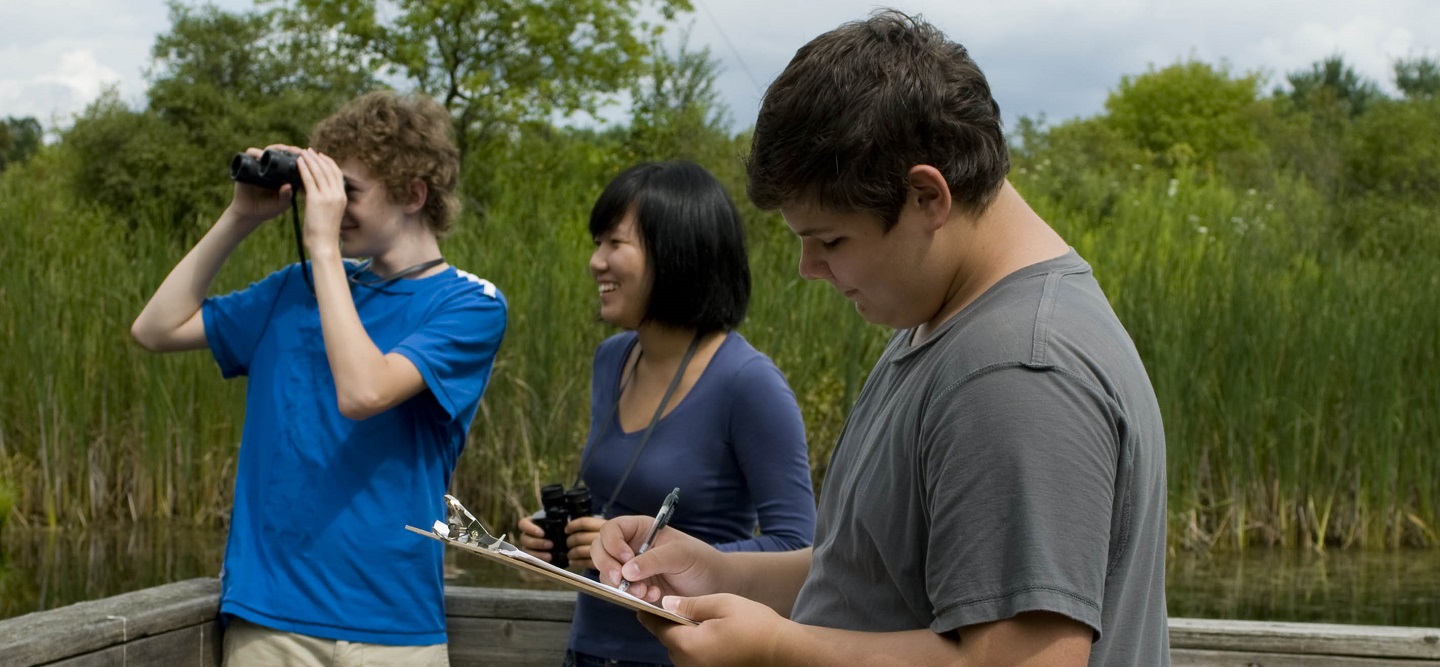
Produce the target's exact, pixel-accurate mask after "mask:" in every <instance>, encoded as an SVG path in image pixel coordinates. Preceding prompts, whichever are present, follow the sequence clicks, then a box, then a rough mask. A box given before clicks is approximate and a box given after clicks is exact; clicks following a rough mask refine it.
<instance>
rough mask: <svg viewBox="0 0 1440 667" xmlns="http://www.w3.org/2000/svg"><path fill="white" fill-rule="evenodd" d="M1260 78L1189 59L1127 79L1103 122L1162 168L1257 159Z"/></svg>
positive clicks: (1111, 98)
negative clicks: (1256, 128)
mask: <svg viewBox="0 0 1440 667" xmlns="http://www.w3.org/2000/svg"><path fill="white" fill-rule="evenodd" d="M1258 86H1259V80H1258V78H1257V77H1256V76H1255V75H1245V76H1239V77H1233V76H1231V75H1230V72H1229V71H1228V70H1227V69H1226V68H1224V67H1220V68H1216V67H1212V66H1210V65H1209V64H1206V63H1203V62H1198V61H1194V60H1191V61H1188V62H1182V63H1176V64H1174V65H1170V66H1168V67H1165V68H1164V69H1160V70H1156V69H1154V68H1151V69H1150V71H1148V72H1146V73H1145V74H1142V75H1140V76H1125V77H1123V78H1121V80H1120V86H1119V87H1118V88H1117V89H1116V90H1115V92H1113V93H1111V94H1110V96H1109V98H1107V99H1106V100H1105V109H1106V111H1107V112H1108V116H1107V117H1106V118H1105V120H1104V123H1105V125H1106V126H1108V127H1109V128H1111V129H1113V130H1114V131H1115V132H1116V133H1118V135H1119V136H1120V137H1122V138H1123V139H1125V140H1127V141H1129V142H1131V143H1132V144H1134V145H1135V146H1137V147H1139V148H1142V149H1144V150H1146V151H1149V152H1150V153H1151V154H1152V155H1154V156H1156V158H1157V159H1158V160H1159V161H1160V162H1161V163H1162V164H1164V165H1167V166H1181V165H1183V164H1188V163H1194V164H1197V165H1201V166H1207V167H1212V168H1213V167H1214V166H1216V165H1217V164H1219V163H1220V162H1221V161H1222V160H1233V159H1235V158H1240V157H1245V156H1248V155H1254V154H1255V153H1257V152H1259V151H1260V150H1261V149H1262V147H1263V145H1262V143H1261V142H1260V139H1259V137H1258V136H1257V135H1256V133H1255V114H1256V113H1257V110H1258V107H1257V102H1258V100H1257V97H1258V92H1257V91H1258Z"/></svg>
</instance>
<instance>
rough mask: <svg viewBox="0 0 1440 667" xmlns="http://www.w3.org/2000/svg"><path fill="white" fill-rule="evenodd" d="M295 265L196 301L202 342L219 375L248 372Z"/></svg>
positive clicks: (247, 373)
mask: <svg viewBox="0 0 1440 667" xmlns="http://www.w3.org/2000/svg"><path fill="white" fill-rule="evenodd" d="M298 266H299V265H298V264H292V265H290V266H287V267H285V268H283V269H280V270H279V271H276V272H274V273H272V274H270V275H268V276H266V277H265V278H263V279H262V280H260V281H259V282H256V283H252V284H251V285H250V286H249V287H246V288H245V289H242V290H237V291H234V292H231V293H229V294H226V295H224V296H217V297H210V298H208V299H205V301H204V302H202V303H201V304H200V316H201V319H202V321H203V322H204V324H205V343H206V345H208V346H209V347H210V354H211V355H212V356H214V357H215V363H216V364H218V365H219V366H220V373H221V375H223V376H224V377H227V378H231V377H236V376H240V375H249V374H250V363H251V362H252V361H253V360H254V359H255V350H256V349H257V348H258V347H259V346H260V339H261V338H262V337H263V336H264V335H265V328H266V327H267V326H269V324H270V315H271V313H273V312H274V310H275V305H276V303H278V302H279V300H280V298H281V297H282V295H283V292H284V288H285V285H286V284H287V283H288V282H289V280H290V276H291V274H292V273H294V272H295V270H296V268H297V267H298Z"/></svg>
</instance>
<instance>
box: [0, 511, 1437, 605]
mask: <svg viewBox="0 0 1440 667" xmlns="http://www.w3.org/2000/svg"><path fill="white" fill-rule="evenodd" d="M224 544H225V534H224V531H223V530H215V529H178V528H172V527H166V526H127V527H125V528H124V529H119V528H113V527H105V526H98V527H93V526H92V527H90V528H87V529H76V530H67V531H56V530H31V529H18V528H15V527H14V526H10V527H7V528H6V529H4V532H3V533H0V618H9V617H12V616H19V615H22V614H27V613H30V612H33V611H39V610H44V609H54V608H57V607H62V606H65V605H68V604H73V603H75V602H80V601H84V600H93V599H97V598H101V597H106V596H110V595H116V594H119V593H124V592H128V591H133V590H138V589H141V588H145V587H148V586H156V585H159V584H164V583H169V582H174V581H181V580H184V579H191V578H194V577H213V576H216V574H217V573H218V572H219V570H220V557H221V553H222V551H223V548H224ZM446 560H447V566H448V569H449V571H450V575H451V578H450V582H451V583H454V584H460V585H469V586H496V587H504V588H551V587H552V586H547V585H545V584H542V583H537V582H528V581H524V580H522V579H521V578H520V576H519V573H518V572H517V571H515V570H511V569H509V568H505V567H502V566H499V565H495V564H492V563H488V562H485V561H482V560H480V559H479V558H476V557H472V556H469V555H467V554H464V553H461V552H459V551H456V550H453V549H452V550H447V554H446ZM1167 569H1168V582H1169V583H1168V596H1169V609H1170V615H1171V616H1183V617H1190V618H1231V619H1250V620H1273V621H1304V622H1323V623H1357V624H1364V625H1406V626H1423V627H1440V551H1436V550H1430V551H1400V552H1354V551H1352V552H1338V551H1332V552H1328V553H1326V554H1323V555H1322V554H1316V553H1313V552H1308V551H1268V550H1258V549H1251V550H1248V551H1246V552H1245V553H1243V554H1233V553H1216V554H1199V553H1187V552H1181V553H1177V554H1172V555H1171V557H1170V559H1169V561H1168V567H1167Z"/></svg>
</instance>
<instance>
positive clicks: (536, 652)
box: [447, 616, 570, 667]
mask: <svg viewBox="0 0 1440 667" xmlns="http://www.w3.org/2000/svg"><path fill="white" fill-rule="evenodd" d="M447 626H448V628H447V629H448V630H449V632H450V665H451V667H470V666H472V665H473V666H475V667H480V666H482V665H485V666H489V665H513V666H516V667H555V665H558V664H560V662H561V660H563V659H564V657H565V644H566V642H567V641H568V640H569V638H570V624H569V623H568V622H566V623H556V622H552V621H511V620H500V619H486V618H457V617H453V616H452V617H451V618H450V620H449V623H448V624H447Z"/></svg>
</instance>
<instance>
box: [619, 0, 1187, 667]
mask: <svg viewBox="0 0 1440 667" xmlns="http://www.w3.org/2000/svg"><path fill="white" fill-rule="evenodd" d="M747 168H748V173H749V178H750V183H749V194H750V197H751V199H752V200H753V201H754V202H755V204H756V205H757V206H759V207H761V208H768V209H776V208H778V209H779V210H780V212H781V214H782V215H783V216H784V218H785V222H786V224H787V225H788V226H789V227H790V229H791V231H793V232H794V233H795V234H796V235H797V236H798V237H799V238H800V240H801V258H800V274H801V275H802V276H804V277H805V278H807V279H823V280H826V281H828V282H830V283H831V284H832V285H833V286H834V287H835V288H836V289H837V290H838V291H840V292H841V293H842V294H844V295H845V296H846V298H848V299H850V300H851V301H853V302H854V303H855V307H856V310H857V311H858V312H859V313H860V315H861V316H862V317H864V318H865V319H867V320H869V321H871V322H876V323H880V324H885V325H887V326H890V327H892V328H894V329H896V330H897V332H896V334H895V336H894V338H893V339H892V340H891V341H890V344H889V345H888V346H887V348H886V350H885V353H884V354H883V355H882V356H881V358H880V360H879V361H878V362H877V363H876V365H875V368H874V370H872V372H871V374H870V376H869V378H868V379H867V381H866V384H865V388H864V390H863V391H862V392H861V394H860V397H859V399H858V400H857V401H856V405H855V407H854V409H853V410H852V411H851V413H850V416H849V419H848V421H847V422H846V425H845V430H844V432H843V433H842V434H841V437H840V442H839V443H838V444H837V446H836V449H835V454H834V458H833V459H832V461H831V464H830V466H829V468H828V472H827V476H826V479H825V483H824V491H823V493H822V497H821V500H820V506H819V512H818V523H817V529H816V536H815V538H816V539H815V547H814V550H813V552H812V551H810V550H805V551H797V552H790V553H785V554H720V553H719V552H717V551H715V550H713V549H710V548H709V547H707V546H706V545H704V544H703V543H701V542H699V541H698V540H695V539H693V538H690V537H689V536H687V535H684V534H683V533H681V532H679V531H675V530H664V531H660V533H659V534H658V535H657V536H656V538H655V540H654V542H653V546H652V548H650V549H649V550H648V551H647V552H646V553H645V554H644V555H640V556H637V555H635V554H636V551H637V550H638V546H639V543H640V541H641V540H643V539H644V536H645V534H646V532H647V529H648V528H649V526H650V522H651V520H650V519H649V518H648V517H622V518H619V519H615V520H612V521H610V522H609V523H607V525H606V526H605V527H604V528H603V529H602V530H601V533H600V538H599V539H598V540H597V541H596V542H595V543H594V544H593V545H592V553H591V555H592V558H593V560H594V563H595V566H596V567H597V568H598V569H599V570H600V572H602V573H603V574H602V576H604V577H607V579H608V580H609V581H611V582H617V583H618V582H619V581H620V578H621V577H622V575H623V577H624V578H625V579H626V580H629V581H631V582H634V583H633V585H632V586H631V587H630V589H629V590H630V592H631V593H633V594H635V595H638V596H640V597H642V598H644V599H647V600H651V601H660V602H662V604H663V605H664V606H665V607H666V608H669V609H671V610H672V611H676V612H678V613H680V614H683V615H685V616H688V617H690V618H692V619H695V620H697V621H704V622H702V623H701V624H700V625H698V626H681V625H673V624H669V623H667V622H665V621H662V620H659V619H658V617H648V618H646V619H642V620H644V621H645V622H646V625H647V627H649V628H650V630H651V631H652V632H654V633H655V634H656V635H657V636H659V637H660V639H661V641H663V642H664V643H665V644H666V646H667V647H668V648H669V650H670V654H671V656H672V657H673V658H674V659H675V661H676V662H677V663H679V664H687V665H688V664H699V665H720V664H736V665H755V664H759V665H766V664H775V665H781V664H784V665H799V664H814V665H831V664H914V665H919V664H956V663H963V664H997V665H1028V664H1035V665H1086V664H1092V665H1168V664H1169V662H1170V655H1169V644H1168V635H1167V630H1166V626H1167V621H1166V612H1165V567H1164V564H1165V519H1166V515H1165V436H1164V428H1163V426H1162V424H1161V419H1160V411H1159V407H1158V405H1157V403H1156V400H1155V392H1154V389H1153V388H1152V387H1151V385H1150V381H1149V379H1148V377H1147V375H1146V373H1145V368H1144V366H1143V365H1142V364H1141V361H1140V357H1139V354H1138V353H1137V352H1136V350H1135V347H1134V345H1133V344H1132V343H1131V341H1130V337H1129V335H1128V334H1127V333H1126V332H1125V329H1124V327H1123V326H1122V325H1121V324H1120V322H1119V320H1118V319H1117V318H1116V316H1115V313H1114V311H1112V310H1111V308H1110V305H1109V303H1108V302H1107V301H1106V299H1105V295H1104V294H1103V293H1102V292H1101V290H1100V287H1099V285H1098V284H1097V283H1096V281H1095V278H1094V277H1093V275H1092V274H1091V271H1090V267H1089V265H1088V264H1086V263H1085V261H1084V260H1083V259H1081V258H1080V257H1079V256H1078V255H1076V254H1075V252H1074V251H1073V250H1071V249H1070V247H1069V245H1068V244H1067V243H1066V242H1065V241H1064V239H1062V238H1060V236H1059V235H1058V234H1056V233H1055V232H1054V231H1053V230H1052V229H1051V228H1050V227H1049V226H1048V225H1047V224H1046V223H1045V222H1044V221H1043V220H1041V219H1040V217H1039V216H1038V215H1036V214H1035V212H1034V211H1033V210H1031V209H1030V207H1029V206H1028V205H1027V204H1026V203H1025V201H1024V200H1023V199H1022V198H1021V197H1020V195H1019V193H1018V192H1016V191H1015V189H1014V188H1013V187H1011V186H1010V184H1009V183H1008V182H1007V181H1006V180H1005V175H1006V173H1007V172H1008V171H1009V156H1008V154H1007V152H1006V144H1005V140H1004V136H1003V135H1002V133H1001V131H1000V113H999V108H998V106H997V105H996V104H995V103H994V101H993V99H992V98H991V96H990V90H989V84H988V83H987V82H986V80H985V77H984V75H983V74H982V73H981V72H980V70H979V68H978V67H977V66H976V65H975V63H974V62H973V61H972V60H971V59H970V58H969V56H968V55H967V54H966V52H965V50H964V48H963V47H961V46H959V45H958V44H955V43H953V42H950V41H948V40H947V39H946V38H945V37H944V35H942V34H941V33H940V32H939V31H938V30H936V29H935V28H934V27H932V26H930V25H928V24H926V23H924V22H922V21H919V20H917V19H913V18H911V17H908V16H905V15H903V14H900V13H898V12H894V11H881V12H877V13H876V14H875V15H873V16H872V17H871V18H870V19H869V20H867V21H864V22H859V23H851V24H846V25H844V26H841V27H840V28H838V29H836V30H834V31H831V32H829V33H826V34H824V35H821V36H820V37H817V38H816V39H814V40H812V41H811V42H810V43H809V44H807V45H806V46H804V47H802V48H801V49H800V50H799V51H798V52H797V53H796V55H795V58H794V59H793V60H792V61H791V62H790V64H789V66H787V67H786V69H785V71H784V72H782V73H781V74H780V76H779V77H778V78H777V79H776V81H775V82H774V83H772V84H771V86H770V88H769V90H768V91H767V92H766V95H765V99H764V101H763V103H762V105H761V109H760V116H759V119H758V120H757V121H756V125H755V134H754V138H753V143H752V152H751V156H750V159H749V161H748V164H747ZM717 592H723V593H728V594H733V595H726V594H714V593H717ZM662 595H665V596H669V597H665V598H664V599H663V600H662V598H661V596H662ZM737 595H738V596H741V597H737ZM676 596H687V597H676ZM747 598H748V599H747Z"/></svg>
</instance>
